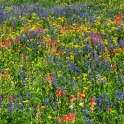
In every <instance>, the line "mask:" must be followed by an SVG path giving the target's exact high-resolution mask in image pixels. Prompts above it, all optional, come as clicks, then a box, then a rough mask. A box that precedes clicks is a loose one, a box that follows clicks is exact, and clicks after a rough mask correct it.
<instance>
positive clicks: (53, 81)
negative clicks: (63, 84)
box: [52, 74, 57, 84]
mask: <svg viewBox="0 0 124 124" xmlns="http://www.w3.org/2000/svg"><path fill="white" fill-rule="evenodd" d="M56 82H57V79H56V75H55V74H52V83H53V84H55V83H56Z"/></svg>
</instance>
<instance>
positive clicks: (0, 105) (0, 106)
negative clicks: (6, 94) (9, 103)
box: [0, 95, 2, 108]
mask: <svg viewBox="0 0 124 124" xmlns="http://www.w3.org/2000/svg"><path fill="white" fill-rule="evenodd" d="M0 108H2V96H1V95H0Z"/></svg>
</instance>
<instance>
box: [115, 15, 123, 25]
mask: <svg viewBox="0 0 124 124" xmlns="http://www.w3.org/2000/svg"><path fill="white" fill-rule="evenodd" d="M121 20H122V15H121V14H117V15H115V18H114V22H115V23H116V24H118V23H119V22H120V21H121Z"/></svg>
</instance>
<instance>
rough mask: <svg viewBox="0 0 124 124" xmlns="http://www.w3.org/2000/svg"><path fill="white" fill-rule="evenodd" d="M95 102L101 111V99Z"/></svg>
mask: <svg viewBox="0 0 124 124" xmlns="http://www.w3.org/2000/svg"><path fill="white" fill-rule="evenodd" d="M95 101H96V103H97V104H98V107H99V109H100V110H102V99H100V98H96V99H95Z"/></svg>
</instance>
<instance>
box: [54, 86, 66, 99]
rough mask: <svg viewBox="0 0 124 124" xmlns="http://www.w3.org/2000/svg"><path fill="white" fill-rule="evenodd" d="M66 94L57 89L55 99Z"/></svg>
mask: <svg viewBox="0 0 124 124" xmlns="http://www.w3.org/2000/svg"><path fill="white" fill-rule="evenodd" d="M65 95H66V93H65V92H62V89H61V88H58V89H57V91H56V97H58V96H65Z"/></svg>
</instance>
